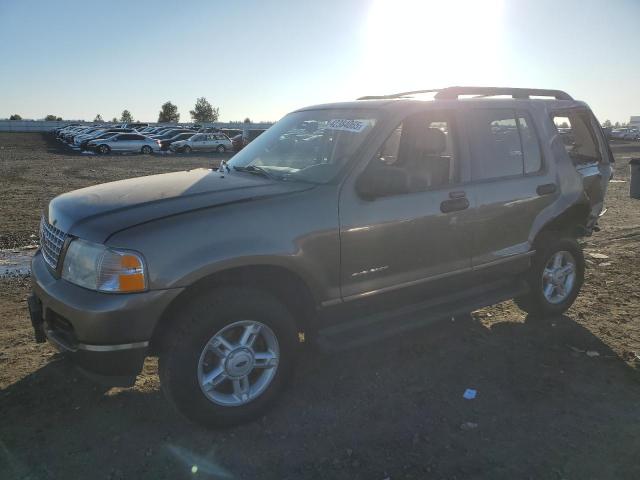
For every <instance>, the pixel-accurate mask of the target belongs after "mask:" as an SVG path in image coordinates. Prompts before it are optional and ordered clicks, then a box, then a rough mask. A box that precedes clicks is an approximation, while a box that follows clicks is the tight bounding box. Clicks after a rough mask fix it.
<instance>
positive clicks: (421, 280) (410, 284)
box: [342, 267, 471, 302]
mask: <svg viewBox="0 0 640 480" xmlns="http://www.w3.org/2000/svg"><path fill="white" fill-rule="evenodd" d="M470 271H471V267H469V268H461V269H460V270H454V271H452V272H445V273H440V274H438V275H433V276H431V277H426V278H419V279H417V280H411V281H409V282H404V283H398V284H396V285H389V286H388V287H382V288H379V289H377V290H370V291H368V292H361V293H355V294H353V295H349V296H348V297H343V298H342V300H343V301H344V302H350V301H352V300H358V299H359V298H364V297H370V296H373V295H378V294H380V293H386V292H392V291H394V290H400V289H401V288H406V287H413V286H415V285H420V284H421V283H427V282H432V281H434V280H440V279H442V278H447V277H452V276H454V275H458V274H460V273H465V272H470Z"/></svg>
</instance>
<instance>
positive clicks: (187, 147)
mask: <svg viewBox="0 0 640 480" xmlns="http://www.w3.org/2000/svg"><path fill="white" fill-rule="evenodd" d="M182 151H183V152H184V153H191V147H190V146H189V145H187V146H186V147H184V149H183V150H182Z"/></svg>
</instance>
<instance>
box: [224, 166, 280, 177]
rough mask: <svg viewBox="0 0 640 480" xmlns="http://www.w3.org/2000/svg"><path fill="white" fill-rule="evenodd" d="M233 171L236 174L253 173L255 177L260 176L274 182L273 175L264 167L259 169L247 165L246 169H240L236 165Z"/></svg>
mask: <svg viewBox="0 0 640 480" xmlns="http://www.w3.org/2000/svg"><path fill="white" fill-rule="evenodd" d="M233 169H234V170H235V171H236V172H249V173H253V174H254V175H260V176H262V177H265V178H269V179H271V180H274V177H273V175H271V174H270V173H269V172H267V170H266V169H264V168H262V167H257V166H255V165H247V166H246V167H238V166H236V165H234V166H233Z"/></svg>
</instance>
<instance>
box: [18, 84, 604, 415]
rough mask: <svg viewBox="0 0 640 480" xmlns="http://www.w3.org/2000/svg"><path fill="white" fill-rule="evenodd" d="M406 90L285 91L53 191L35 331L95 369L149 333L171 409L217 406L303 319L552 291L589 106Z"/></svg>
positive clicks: (558, 277) (284, 357) (556, 291)
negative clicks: (221, 130)
mask: <svg viewBox="0 0 640 480" xmlns="http://www.w3.org/2000/svg"><path fill="white" fill-rule="evenodd" d="M423 92H424V91H421V92H409V93H403V94H396V95H386V96H381V97H363V98H362V99H360V100H358V101H355V102H348V103H336V104H328V105H321V106H315V107H309V108H303V109H301V110H298V111H295V112H293V113H291V114H289V115H287V116H285V117H284V118H283V119H282V120H280V121H279V122H278V123H277V124H275V125H274V126H272V127H271V128H269V129H268V130H267V131H266V132H265V133H264V134H263V135H261V136H260V137H258V138H257V139H256V140H255V141H253V142H252V143H250V144H249V145H248V146H247V147H246V148H244V149H243V150H242V151H241V152H239V153H238V154H237V155H235V156H234V157H233V159H231V160H230V161H229V162H228V163H225V162H222V163H221V165H220V168H219V169H213V170H210V169H198V170H190V171H186V172H175V173H169V174H163V175H153V176H148V177H142V178H134V179H129V180H124V181H119V182H113V183H107V184H103V185H97V186H92V187H88V188H84V189H81V190H76V191H73V192H69V193H66V194H63V195H60V196H58V197H56V198H54V199H53V200H52V201H51V202H50V203H49V206H48V209H47V212H46V215H44V216H43V218H42V224H41V247H40V250H39V252H38V253H37V254H36V255H35V257H34V259H33V263H32V279H33V290H34V293H33V295H32V296H30V297H29V300H28V303H29V310H30V312H31V318H32V322H33V325H34V328H35V332H36V338H37V340H38V341H45V340H46V338H48V339H49V340H50V341H51V342H52V343H54V344H55V345H56V346H57V347H58V348H59V349H60V350H62V351H64V352H66V353H67V354H68V355H69V356H70V357H73V358H74V359H75V361H76V362H77V363H78V364H79V365H80V366H81V367H83V368H84V369H85V370H89V371H90V372H93V373H94V374H100V375H102V376H106V377H110V379H109V381H111V382H112V383H114V384H115V383H117V384H123V382H124V381H127V382H131V381H132V380H133V379H135V376H136V375H137V374H138V373H139V372H140V369H141V367H142V364H143V360H144V359H145V357H147V356H149V355H157V356H158V357H159V374H160V379H161V384H162V389H163V391H164V392H165V394H166V396H167V398H168V399H169V400H170V401H171V402H172V403H173V404H174V405H175V406H176V407H177V409H178V411H180V412H182V413H183V414H184V415H185V416H186V417H188V418H189V419H191V420H193V421H195V422H197V423H199V424H202V425H210V426H218V425H229V424H234V423H238V422H242V421H246V420H248V419H250V418H254V417H256V416H257V415H260V414H261V413H262V412H264V411H265V409H266V408H267V407H268V406H269V405H270V404H271V403H272V401H273V400H274V399H275V398H276V396H277V394H278V393H279V392H280V391H281V390H282V388H283V387H284V385H285V383H286V381H287V379H288V378H289V377H290V374H291V372H292V370H293V367H294V365H295V364H296V355H297V354H298V352H299V349H300V348H299V347H300V346H301V344H302V343H303V342H305V341H306V342H314V344H315V345H318V346H320V347H322V348H323V349H326V350H336V349H342V348H348V347H352V346H354V345H360V344H362V343H364V342H368V341H373V340H376V339H379V338H383V337H386V336H388V335H390V334H392V333H394V332H396V331H398V330H407V329H410V328H414V327H416V326H418V325H421V324H424V323H426V322H428V321H431V320H434V319H440V318H443V317H446V316H451V315H456V314H460V313H468V312H470V311H472V310H474V309H477V308H480V307H484V306H488V305H491V304H494V303H497V302H501V301H504V300H508V299H511V298H513V299H515V301H516V302H517V304H518V305H519V306H520V307H521V308H522V309H523V310H524V311H526V312H529V313H530V314H533V315H546V314H549V315H557V314H560V313H562V312H564V311H566V310H567V309H568V308H569V307H570V306H571V304H572V303H573V301H574V300H575V298H576V296H577V295H578V292H579V290H580V287H581V285H582V282H583V276H584V259H583V254H582V250H581V248H580V245H579V243H578V242H577V239H578V238H579V237H581V236H585V235H591V233H592V232H593V231H594V230H597V226H596V221H597V219H598V217H599V215H600V213H601V211H602V210H603V200H604V196H605V191H606V188H607V182H608V181H609V179H610V177H611V172H612V167H611V162H612V161H613V157H612V155H611V152H610V150H609V148H608V145H607V142H606V141H605V139H604V136H603V133H602V130H601V127H600V126H599V123H598V122H597V120H596V118H595V117H594V115H593V114H592V113H591V111H590V110H589V108H588V107H587V105H586V104H584V103H582V102H579V101H575V100H573V99H572V98H571V97H570V96H569V95H567V94H566V93H564V92H561V91H555V90H531V89H515V88H510V89H504V88H478V87H467V88H462V87H451V88H446V89H442V90H439V91H436V94H435V97H434V98H433V99H431V100H429V101H422V100H419V99H416V98H415V97H417V96H418V95H420V94H422V93H423ZM469 96H474V98H466V97H469ZM532 96H535V97H540V96H547V97H552V98H550V99H539V98H536V99H533V98H531V97H532ZM463 97H464V98H463ZM504 97H509V98H504ZM556 124H558V125H560V124H562V125H563V128H564V129H568V130H569V131H570V132H569V133H568V134H563V135H560V134H559V132H558V130H557V128H556V126H555V125H556Z"/></svg>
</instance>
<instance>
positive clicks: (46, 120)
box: [44, 115, 62, 122]
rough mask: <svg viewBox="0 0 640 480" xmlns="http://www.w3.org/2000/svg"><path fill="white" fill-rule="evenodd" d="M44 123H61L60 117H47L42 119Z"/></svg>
mask: <svg viewBox="0 0 640 480" xmlns="http://www.w3.org/2000/svg"><path fill="white" fill-rule="evenodd" d="M44 120H45V122H55V121H56V120H57V121H59V122H60V121H62V117H56V116H55V115H47V116H46V117H44Z"/></svg>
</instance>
